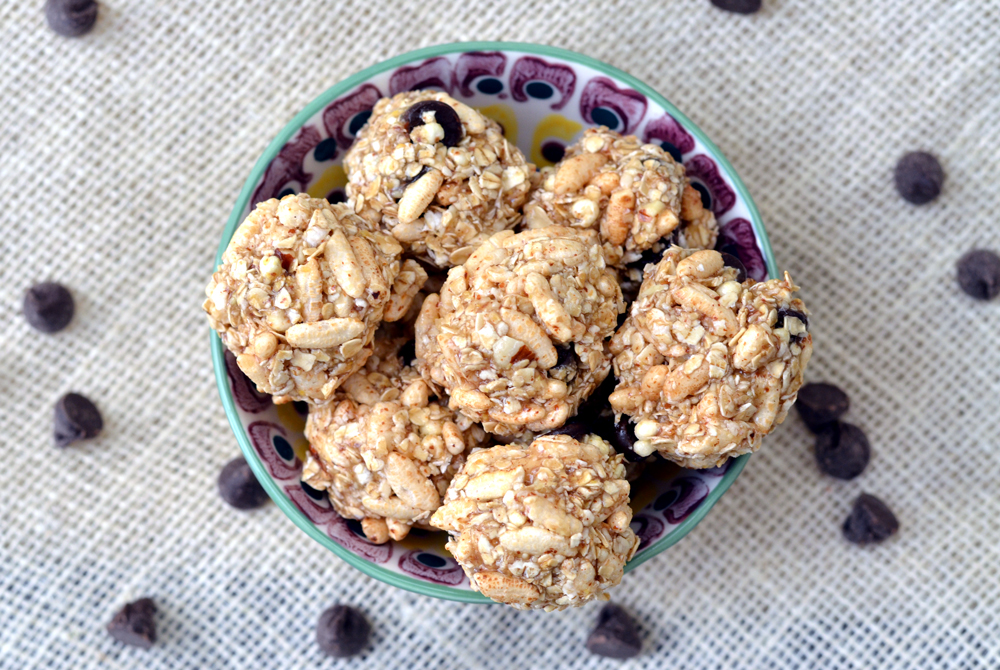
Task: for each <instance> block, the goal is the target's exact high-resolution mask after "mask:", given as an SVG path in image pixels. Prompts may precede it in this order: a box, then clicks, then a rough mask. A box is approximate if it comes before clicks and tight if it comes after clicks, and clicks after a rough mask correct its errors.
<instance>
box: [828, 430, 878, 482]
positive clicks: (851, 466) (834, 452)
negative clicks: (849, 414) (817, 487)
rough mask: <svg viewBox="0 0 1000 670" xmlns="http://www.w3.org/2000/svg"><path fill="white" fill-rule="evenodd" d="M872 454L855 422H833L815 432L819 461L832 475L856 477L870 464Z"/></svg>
mask: <svg viewBox="0 0 1000 670" xmlns="http://www.w3.org/2000/svg"><path fill="white" fill-rule="evenodd" d="M871 457H872V449H871V445H870V444H869V443H868V438H867V437H866V436H865V434H864V431H862V430H861V429H860V428H858V427H857V426H855V425H854V424H851V423H845V422H843V421H834V422H833V423H830V424H827V425H826V426H825V427H824V428H823V429H822V430H820V431H819V432H818V433H817V434H816V464H817V465H818V466H819V469H820V471H821V472H823V473H824V474H827V475H830V476H831V477H836V478H837V479H854V478H855V477H857V476H858V475H860V474H861V473H862V472H863V471H864V469H865V467H867V466H868V461H870V460H871Z"/></svg>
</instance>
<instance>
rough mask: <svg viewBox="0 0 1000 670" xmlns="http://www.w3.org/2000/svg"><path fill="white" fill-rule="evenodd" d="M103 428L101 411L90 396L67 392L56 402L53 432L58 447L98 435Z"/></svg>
mask: <svg viewBox="0 0 1000 670" xmlns="http://www.w3.org/2000/svg"><path fill="white" fill-rule="evenodd" d="M103 428H104V419H103V418H102V417H101V412H100V410H99V409H97V405H95V404H94V403H93V401H91V400H90V398H88V397H86V396H82V395H80V394H79V393H67V394H66V395H64V396H63V397H62V398H60V399H59V402H57V403H56V408H55V412H54V416H53V429H52V432H53V435H54V437H55V442H56V446H57V447H68V446H69V445H71V444H73V443H74V442H79V441H80V440H89V439H91V438H94V437H97V436H98V435H99V434H100V432H101V429H103Z"/></svg>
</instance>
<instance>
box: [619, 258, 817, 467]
mask: <svg viewBox="0 0 1000 670" xmlns="http://www.w3.org/2000/svg"><path fill="white" fill-rule="evenodd" d="M736 273H737V271H736V269H735V268H731V267H726V266H725V265H724V264H723V259H722V256H721V255H720V254H719V253H718V252H716V251H707V250H703V251H689V250H685V249H680V248H678V247H673V248H671V249H669V250H668V251H667V252H666V253H665V254H664V255H663V260H661V261H660V262H659V263H658V264H657V265H655V266H650V267H648V268H647V269H646V276H645V279H644V280H643V283H642V288H641V289H640V290H639V297H638V298H637V299H636V301H635V303H634V304H633V305H632V308H631V312H630V314H629V317H628V318H627V319H626V320H625V323H624V324H623V325H622V327H621V328H619V329H618V332H617V333H615V336H614V337H613V338H612V340H611V352H612V354H613V356H614V359H613V360H614V366H615V375H616V376H617V378H618V380H619V383H618V387H617V388H616V389H615V391H614V393H612V394H611V397H610V401H611V406H612V407H613V408H614V410H615V412H617V413H619V414H621V415H627V416H628V417H629V418H630V420H631V421H632V423H633V424H634V426H635V428H634V432H635V436H636V442H635V444H634V446H633V448H634V450H635V452H636V453H637V454H639V455H640V456H648V455H650V454H651V453H653V452H654V451H659V453H660V455H661V456H663V457H664V458H666V459H667V460H670V461H673V462H674V463H677V464H678V465H680V466H682V467H685V468H712V467H716V466H718V465H722V464H723V463H724V462H725V461H726V460H727V459H729V458H732V457H734V456H739V455H740V454H745V453H747V452H750V451H755V450H756V449H757V448H758V447H759V446H760V439H761V437H762V436H763V435H766V434H767V433H769V432H770V431H771V430H772V429H773V428H774V426H776V425H777V424H779V423H781V422H782V421H783V420H784V418H785V415H786V414H787V413H788V410H789V408H791V406H792V403H794V402H795V396H796V393H797V392H798V390H799V387H801V386H802V373H803V371H804V370H805V367H806V363H807V362H808V361H809V357H810V356H811V355H812V335H810V334H809V332H808V330H807V328H808V326H809V320H808V318H807V316H806V310H805V306H804V305H803V304H802V301H801V300H799V299H798V298H793V295H794V293H795V292H796V291H797V290H798V287H797V286H795V285H794V284H793V283H792V280H791V278H790V277H789V276H788V274H787V273H786V274H785V277H784V279H781V280H778V279H772V280H770V281H766V282H759V283H758V282H755V281H754V280H752V279H748V280H746V281H745V282H743V283H742V284H741V283H739V282H737V281H736Z"/></svg>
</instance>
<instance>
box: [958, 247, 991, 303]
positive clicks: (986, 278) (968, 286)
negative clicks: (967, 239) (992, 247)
mask: <svg viewBox="0 0 1000 670" xmlns="http://www.w3.org/2000/svg"><path fill="white" fill-rule="evenodd" d="M958 285H959V286H961V287H962V290H963V291H965V292H966V293H968V294H969V295H971V296H972V297H973V298H976V299H978V300H992V299H993V298H995V297H997V294H998V293H1000V256H997V255H996V254H995V253H993V252H992V251H988V250H986V249H973V250H972V251H970V252H969V253H967V254H965V255H964V256H962V258H961V259H960V260H959V261H958Z"/></svg>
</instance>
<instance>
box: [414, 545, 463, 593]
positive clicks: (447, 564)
mask: <svg viewBox="0 0 1000 670" xmlns="http://www.w3.org/2000/svg"><path fill="white" fill-rule="evenodd" d="M399 569H400V570H402V571H403V572H405V573H406V574H408V575H413V576H414V577H416V578H417V579H423V580H425V581H428V582H434V583H435V584H445V585H447V586H458V585H459V584H461V583H462V582H463V581H465V572H464V571H463V570H462V567H461V566H460V565H459V564H458V563H456V562H455V560H454V559H452V558H446V557H444V556H438V555H437V554H432V553H431V552H429V551H424V550H423V549H415V550H413V551H408V552H406V553H405V554H403V555H402V556H400V557H399Z"/></svg>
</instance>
